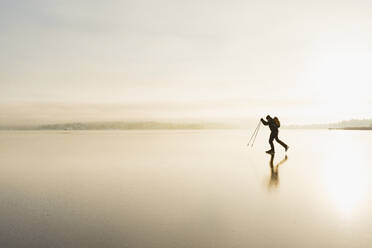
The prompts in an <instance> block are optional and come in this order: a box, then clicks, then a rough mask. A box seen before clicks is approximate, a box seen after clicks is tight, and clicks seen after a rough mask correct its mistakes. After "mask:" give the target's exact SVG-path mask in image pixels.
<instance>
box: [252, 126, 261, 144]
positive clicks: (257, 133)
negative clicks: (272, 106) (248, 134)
mask: <svg viewBox="0 0 372 248" xmlns="http://www.w3.org/2000/svg"><path fill="white" fill-rule="evenodd" d="M260 127H261V122H260V123H259V124H258V129H257V132H256V135H255V136H254V139H253V142H252V145H251V147H253V144H254V142H255V141H256V137H257V134H258V131H260Z"/></svg>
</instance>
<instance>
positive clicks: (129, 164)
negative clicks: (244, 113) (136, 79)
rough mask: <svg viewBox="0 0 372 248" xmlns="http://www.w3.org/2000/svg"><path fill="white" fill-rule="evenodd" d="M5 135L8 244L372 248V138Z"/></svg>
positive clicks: (2, 162) (364, 134) (3, 234)
mask: <svg viewBox="0 0 372 248" xmlns="http://www.w3.org/2000/svg"><path fill="white" fill-rule="evenodd" d="M252 131H253V130H203V131H198V130H158V131H1V132H0V168H1V171H0V186H1V187H0V247H7V248H8V247H17V248H18V247H20V248H22V247H28V248H29V247H40V248H43V247H61V248H62V247H63V248H70V247H71V248H75V247H77V248H80V247H81V248H83V247H87V248H89V247H93V248H95V247H97V248H98V247H102V248H103V247H105V248H109V247H133V248H153V247H154V248H168V247H169V248H170V247H172V248H173V247H174V248H179V247H190V248H199V247H200V248H208V247H214V248H219V247H221V248H228V247H229V248H230V247H236V248H240V247H286V248H287V247H296V248H298V247H371V246H372V235H371V233H372V212H371V211H370V210H371V209H372V193H371V189H372V188H371V179H372V158H371V152H372V132H369V131H335V130H331V131H329V130H281V131H280V134H279V137H280V138H281V139H282V140H283V141H284V142H286V143H288V144H289V146H290V149H289V150H288V152H287V155H286V154H285V152H284V150H283V148H282V147H280V146H279V145H278V144H275V145H276V150H277V152H276V154H275V156H274V157H271V156H270V155H268V154H265V152H264V151H265V150H267V149H268V148H269V145H268V143H267V139H268V136H269V132H268V130H266V129H263V130H261V131H260V133H259V134H258V136H257V140H256V143H255V145H254V146H253V147H248V146H247V142H248V140H249V138H250V136H251V133H252Z"/></svg>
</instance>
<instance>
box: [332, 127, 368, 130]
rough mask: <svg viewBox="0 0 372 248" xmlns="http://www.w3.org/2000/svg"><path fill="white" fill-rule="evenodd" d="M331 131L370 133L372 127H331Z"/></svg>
mask: <svg viewBox="0 0 372 248" xmlns="http://www.w3.org/2000/svg"><path fill="white" fill-rule="evenodd" d="M328 129H329V130H363V131H370V130H372V127H340V128H334V127H330V128H328Z"/></svg>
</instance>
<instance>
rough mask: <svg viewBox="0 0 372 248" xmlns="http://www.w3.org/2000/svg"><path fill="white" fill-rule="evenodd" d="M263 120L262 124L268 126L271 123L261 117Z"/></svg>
mask: <svg viewBox="0 0 372 248" xmlns="http://www.w3.org/2000/svg"><path fill="white" fill-rule="evenodd" d="M261 122H262V124H264V125H265V126H267V125H268V124H269V123H268V122H267V121H265V120H264V119H262V118H261Z"/></svg>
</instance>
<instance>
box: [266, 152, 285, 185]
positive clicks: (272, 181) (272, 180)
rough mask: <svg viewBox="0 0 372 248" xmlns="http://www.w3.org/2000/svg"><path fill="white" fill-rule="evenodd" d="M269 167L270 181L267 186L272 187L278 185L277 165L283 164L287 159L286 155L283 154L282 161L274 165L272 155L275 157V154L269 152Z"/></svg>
mask: <svg viewBox="0 0 372 248" xmlns="http://www.w3.org/2000/svg"><path fill="white" fill-rule="evenodd" d="M270 155H271V156H270V162H269V164H270V169H271V175H270V181H269V184H268V188H269V189H270V188H272V187H278V186H279V166H280V165H282V164H284V163H285V161H287V160H288V156H287V155H285V157H284V158H283V159H282V161H280V162H279V163H278V164H277V165H275V166H274V157H275V154H274V153H273V154H270Z"/></svg>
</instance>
